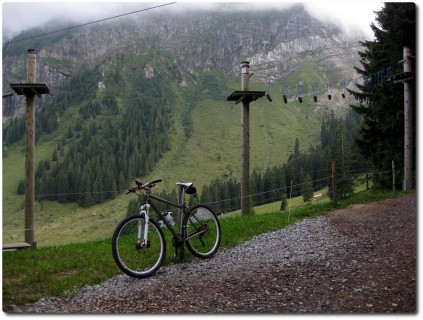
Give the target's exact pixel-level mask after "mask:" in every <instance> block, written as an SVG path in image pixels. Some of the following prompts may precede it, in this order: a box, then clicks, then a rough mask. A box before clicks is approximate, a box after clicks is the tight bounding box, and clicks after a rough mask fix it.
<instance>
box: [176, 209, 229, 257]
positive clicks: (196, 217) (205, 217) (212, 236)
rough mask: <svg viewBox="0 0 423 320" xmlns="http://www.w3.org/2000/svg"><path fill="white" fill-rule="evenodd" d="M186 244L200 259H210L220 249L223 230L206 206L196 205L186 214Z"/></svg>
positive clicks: (215, 216) (214, 215)
mask: <svg viewBox="0 0 423 320" xmlns="http://www.w3.org/2000/svg"><path fill="white" fill-rule="evenodd" d="M184 226H185V228H184V229H185V235H184V236H185V244H186V246H187V247H188V249H189V251H191V253H192V254H193V255H195V256H196V257H198V258H203V259H205V258H210V257H212V256H213V255H214V254H215V253H216V251H217V250H218V249H219V246H220V240H221V229H220V223H219V219H218V217H217V215H216V214H215V213H214V211H213V210H212V209H211V208H210V207H208V206H205V205H201V204H200V205H195V206H193V207H191V208H189V209H188V210H187V212H186V214H185V221H184Z"/></svg>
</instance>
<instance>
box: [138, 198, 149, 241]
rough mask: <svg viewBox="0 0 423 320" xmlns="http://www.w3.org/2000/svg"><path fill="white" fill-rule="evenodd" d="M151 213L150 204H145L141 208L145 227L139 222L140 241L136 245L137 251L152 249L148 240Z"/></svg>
mask: <svg viewBox="0 0 423 320" xmlns="http://www.w3.org/2000/svg"><path fill="white" fill-rule="evenodd" d="M149 211H150V204H148V203H147V204H144V205H142V206H141V212H140V214H141V215H144V225H143V221H142V220H139V221H138V240H137V243H136V244H135V247H136V248H137V249H141V248H148V247H150V241H149V240H148V225H149V222H150V216H149V215H148V214H149Z"/></svg>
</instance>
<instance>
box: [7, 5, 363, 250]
mask: <svg viewBox="0 0 423 320" xmlns="http://www.w3.org/2000/svg"><path fill="white" fill-rule="evenodd" d="M245 30H248V32H246V31H245ZM32 32H35V31H32ZM343 37H344V36H343V34H342V33H341V31H340V30H339V29H337V28H335V27H333V26H330V25H324V24H322V23H320V22H318V21H317V20H314V19H312V18H311V17H309V16H308V15H307V14H306V12H305V11H304V10H303V9H302V7H294V8H292V9H290V10H287V11H282V12H260V13H256V14H251V15H248V16H246V15H245V14H240V13H236V12H235V13H228V12H224V13H218V12H196V13H187V14H185V15H180V14H174V15H166V16H163V15H158V14H157V15H156V14H153V15H151V16H148V18H146V19H143V20H140V21H133V20H125V21H120V22H118V23H104V24H100V25H94V26H92V27H89V28H84V29H79V30H74V31H72V32H64V33H63V34H58V35H55V36H47V37H45V38H40V39H34V40H31V41H30V42H29V43H26V44H27V45H30V46H31V47H34V48H36V49H37V50H38V82H45V83H47V84H48V85H49V87H50V88H51V91H52V94H51V95H50V96H49V97H46V99H43V100H42V101H40V100H38V101H37V108H39V109H40V110H39V112H38V113H37V119H39V120H38V123H39V125H38V127H37V146H36V161H37V165H38V168H39V171H38V174H39V175H38V177H37V183H38V185H39V188H38V190H37V195H38V197H37V199H38V202H37V212H36V215H37V217H38V218H37V226H40V225H41V226H43V229H42V230H43V232H39V231H37V232H38V234H37V239H38V241H40V244H51V243H56V242H57V239H56V240H54V239H55V236H53V235H52V234H56V233H58V231H57V230H56V228H62V227H61V226H63V225H69V224H70V225H72V227H71V228H69V230H66V232H65V231H63V230H62V231H60V232H61V234H62V236H63V239H62V240H61V241H64V242H70V241H75V240H76V239H77V238H78V239H79V240H81V239H82V240H83V239H86V240H87V239H95V238H96V237H104V236H107V235H110V234H111V230H113V226H114V225H115V224H116V223H117V220H119V218H121V217H122V216H123V215H125V214H126V206H127V202H128V198H127V197H122V195H121V194H120V193H121V192H122V191H123V190H124V189H125V188H126V187H127V186H128V185H129V184H130V181H131V180H133V178H135V177H139V178H143V179H150V178H151V179H156V178H163V179H164V183H163V184H161V185H159V186H158V189H157V190H158V191H162V190H164V189H166V190H168V191H171V190H173V189H174V183H175V182H176V181H179V180H190V181H193V182H194V183H196V185H197V187H198V189H199V190H200V191H201V188H202V186H203V184H206V183H209V182H210V181H211V180H213V179H215V178H222V177H235V178H238V177H239V172H240V169H239V159H240V130H241V128H240V113H241V111H240V105H236V104H233V103H230V102H228V101H226V97H227V96H229V95H230V94H231V93H232V92H233V91H234V90H239V89H240V78H239V63H240V61H242V60H244V59H247V60H250V61H251V72H252V73H254V76H253V77H252V78H251V85H250V89H251V90H265V91H267V92H269V93H271V95H272V99H273V102H271V103H270V102H269V101H268V100H267V99H259V100H258V101H256V102H253V103H252V104H251V106H250V108H251V136H250V145H251V155H250V161H251V164H250V167H251V170H253V169H257V170H259V171H260V170H265V169H266V168H268V167H269V166H271V165H275V164H282V163H283V162H285V161H286V159H287V157H288V154H289V153H291V152H292V150H293V148H294V141H295V139H296V138H298V139H299V140H300V141H301V146H302V147H303V148H308V146H309V145H310V144H315V143H317V142H318V132H319V129H320V123H321V120H322V118H323V117H325V115H326V114H327V112H328V111H329V110H334V109H335V110H345V108H346V106H347V105H348V102H347V101H346V100H343V99H341V98H339V95H335V93H339V92H334V94H333V98H332V99H331V100H330V101H329V100H328V99H327V98H325V94H326V92H325V90H324V88H322V87H321V88H320V91H319V101H318V102H317V103H314V102H313V100H312V98H311V97H305V98H304V102H303V103H302V104H300V103H299V102H298V101H297V90H296V86H295V84H296V83H298V82H299V81H303V80H306V81H307V83H311V82H319V83H327V82H329V81H333V82H335V81H337V80H339V79H342V78H343V77H346V76H348V75H350V74H351V70H352V65H353V62H354V61H356V59H357V54H356V47H355V46H356V41H355V40H354V39H349V40H347V39H345V40H344V39H343ZM18 44H19V45H18ZM25 54H26V50H25V49H24V45H23V44H21V43H16V44H15V45H13V44H10V45H7V46H5V47H4V56H3V70H4V72H3V85H4V88H5V87H7V83H10V82H18V81H20V80H22V79H23V78H24V77H25V76H24V75H25V72H26V71H25V67H24V66H25V63H24V61H25V59H26V56H25ZM267 79H271V80H272V81H273V82H272V83H273V84H274V85H273V86H272V87H269V86H266V84H265V80H267ZM284 82H287V83H289V85H290V88H289V89H288V92H287V94H288V98H289V102H288V104H285V103H284V101H283V99H282V93H283V88H284V87H283V85H282V84H283V83H284ZM306 94H308V95H310V92H307V93H306ZM12 102H13V103H10V101H5V100H4V101H3V121H7V119H9V118H11V117H14V118H16V119H19V114H21V113H22V106H23V101H22V100H19V99H16V98H15V100H13V101H12ZM141 110H142V112H139V111H141ZM341 112H342V111H341ZM124 119H127V120H128V121H127V122H125V121H124ZM129 120H131V121H133V122H130V121H129ZM14 121H16V124H14V125H15V127H16V130H11V129H10V128H11V127H12V125H11V122H4V128H3V135H4V137H5V142H6V145H5V146H4V147H5V148H4V159H3V217H4V220H3V226H4V227H5V230H6V232H4V236H3V239H4V240H5V241H10V240H11V239H13V237H14V236H15V235H17V236H18V237H21V233H22V232H21V231H19V230H21V229H20V228H22V225H23V222H22V221H23V208H22V201H23V196H22V195H17V194H16V190H17V189H18V186H19V182H20V181H21V180H23V179H24V170H23V157H24V152H23V130H22V126H21V125H19V121H20V120H14ZM134 121H135V122H134ZM12 131H13V134H18V136H17V137H16V138H15V139H13V140H8V139H9V138H8V137H9V136H11V133H10V132H12ZM16 132H18V133H16ZM19 132H20V133H19ZM19 134H20V136H19ZM148 141H149V142H148ZM84 146H85V147H84ZM71 155H72V156H71ZM76 159H77V160H76ZM84 159H85V160H84ZM90 159H91V160H90ZM40 163H42V165H40ZM43 166H44V167H45V168H46V169H45V171H43V170H44V169H40V168H41V167H43ZM83 172H85V173H83ZM89 172H91V173H92V177H91V178H84V177H85V176H88V175H89ZM111 172H113V173H114V174H113V175H112V176H109V174H110V173H111ZM78 179H79V180H78ZM84 180H87V181H89V182H83V181H84ZM72 183H74V184H75V186H76V187H75V188H74V189H72V190H70V189H69V188H68V189H66V184H68V187H70V185H71V184H72ZM41 184H43V185H44V187H41ZM74 193H81V194H83V195H84V199H82V196H81V197H79V196H69V195H70V194H74ZM109 193H110V195H111V196H110V197H108V196H105V194H107V195H109ZM99 194H101V195H102V196H99ZM63 195H65V196H63ZM87 195H89V197H88V198H87ZM78 199H79V200H78ZM111 199H113V200H111ZM52 200H54V202H53V201H52ZM56 201H59V202H64V203H65V202H68V203H65V204H60V203H57V202H56ZM69 201H71V202H70V203H69ZM74 201H76V202H77V203H79V204H80V205H82V206H86V207H88V208H86V209H84V208H81V207H80V206H78V205H77V204H76V203H75V202H74ZM104 201H105V202H104ZM95 212H101V215H102V217H101V218H100V217H99V216H98V215H97V216H95V218H93V217H94V216H93V215H92V213H95ZM72 217H73V218H72ZM80 223H81V224H82V225H84V227H79V226H80ZM93 223H94V224H93ZM96 224H97V225H96ZM59 226H60V227H59ZM85 226H86V227H85ZM49 227H51V228H52V231H51V232H52V233H48V232H46V228H47V229H48V228H49ZM84 230H85V231H84ZM87 230H89V232H90V233H92V234H93V235H92V236H90V237H89V238H87V234H86V232H88V231H87ZM56 231H57V232H56Z"/></svg>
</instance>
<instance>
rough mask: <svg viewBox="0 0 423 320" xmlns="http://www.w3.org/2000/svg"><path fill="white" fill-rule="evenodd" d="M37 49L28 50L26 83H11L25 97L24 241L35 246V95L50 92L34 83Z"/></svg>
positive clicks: (40, 84) (39, 84)
mask: <svg viewBox="0 0 423 320" xmlns="http://www.w3.org/2000/svg"><path fill="white" fill-rule="evenodd" d="M36 80H37V51H35V50H34V49H29V50H28V58H27V79H26V83H11V84H10V87H11V88H12V89H13V90H14V91H15V92H16V94H18V95H24V96H25V98H26V110H25V243H26V245H30V246H32V247H34V248H35V247H36V242H35V240H34V238H35V237H34V212H35V170H34V167H35V96H38V97H40V98H41V95H43V94H48V93H50V89H49V88H48V87H47V85H45V84H42V83H36Z"/></svg>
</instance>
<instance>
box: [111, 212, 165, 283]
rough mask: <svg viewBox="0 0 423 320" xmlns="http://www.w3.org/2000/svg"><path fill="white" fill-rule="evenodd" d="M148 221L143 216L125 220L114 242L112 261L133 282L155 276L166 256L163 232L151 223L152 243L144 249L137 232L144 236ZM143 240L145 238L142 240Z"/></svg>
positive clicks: (150, 237) (150, 236)
mask: <svg viewBox="0 0 423 320" xmlns="http://www.w3.org/2000/svg"><path fill="white" fill-rule="evenodd" d="M144 225H145V218H144V216H142V215H140V214H136V215H132V216H130V217H127V218H125V219H123V220H122V221H121V222H120V223H119V224H118V226H117V227H116V229H115V232H114V233H113V238H112V252H113V258H114V260H115V262H116V264H117V265H118V266H119V268H120V269H121V270H122V271H123V272H124V273H126V274H127V275H129V276H131V277H134V278H147V277H150V276H152V275H153V274H154V273H155V272H156V271H157V270H158V269H159V268H160V266H161V265H162V263H163V261H164V259H165V256H166V240H165V237H164V234H163V231H162V230H161V229H160V227H159V225H158V224H157V222H156V221H154V220H151V219H150V220H149V231H148V238H149V243H148V244H146V245H144V246H142V245H141V244H140V243H141V241H140V239H138V228H139V226H140V227H141V230H142V233H144ZM141 238H142V237H141Z"/></svg>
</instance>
